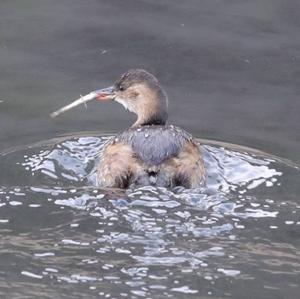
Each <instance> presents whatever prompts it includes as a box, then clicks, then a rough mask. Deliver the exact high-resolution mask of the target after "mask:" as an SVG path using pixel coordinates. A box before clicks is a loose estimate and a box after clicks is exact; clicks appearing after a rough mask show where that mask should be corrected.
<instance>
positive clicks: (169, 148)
mask: <svg viewBox="0 0 300 299" xmlns="http://www.w3.org/2000/svg"><path fill="white" fill-rule="evenodd" d="M191 140H192V136H191V135H190V134H189V133H187V132H186V131H184V130H182V129H180V128H178V127H174V126H156V125H152V126H142V127H139V128H130V129H127V130H126V131H124V132H122V133H120V134H118V135H117V136H116V137H115V138H114V142H122V143H125V144H128V145H130V146H131V147H132V149H133V151H134V153H135V154H136V155H137V156H138V157H139V158H140V159H141V160H142V161H143V162H144V163H146V164H149V165H159V164H161V163H162V162H164V161H165V160H167V159H169V158H171V157H175V156H177V155H178V154H179V152H180V151H181V149H182V147H183V146H184V145H185V144H186V142H188V141H191Z"/></svg>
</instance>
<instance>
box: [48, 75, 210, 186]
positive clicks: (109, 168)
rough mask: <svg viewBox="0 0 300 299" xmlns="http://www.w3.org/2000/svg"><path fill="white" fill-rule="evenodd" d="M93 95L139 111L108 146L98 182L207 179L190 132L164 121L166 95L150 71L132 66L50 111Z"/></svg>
mask: <svg viewBox="0 0 300 299" xmlns="http://www.w3.org/2000/svg"><path fill="white" fill-rule="evenodd" d="M92 99H97V100H100V101H109V100H113V101H116V102H118V103H120V104H122V105H123V106H124V107H125V109H126V110H129V111H131V112H133V113H135V114H136V115H137V120H136V122H135V123H134V124H133V125H132V126H131V127H130V128H129V129H127V130H125V131H123V132H121V133H119V134H117V135H116V136H115V137H114V138H112V139H111V140H110V141H109V143H108V144H107V145H106V146H105V148H104V150H103V152H102V155H101V159H100V163H99V165H98V167H97V183H98V185H99V186H100V187H115V188H128V187H133V186H145V185H152V186H162V187H175V186H183V187H186V188H197V187H201V186H203V185H204V184H205V170H204V163H203V158H202V154H201V151H200V149H199V146H198V144H197V142H196V141H195V140H194V139H193V137H192V136H191V135H190V134H189V133H187V132H186V131H184V130H183V129H181V128H178V127H174V126H172V125H167V124H166V121H167V118H168V114H167V106H168V98H167V95H166V93H165V91H164V90H163V89H162V87H161V86H160V84H159V82H158V80H157V79H156V78H155V77H154V76H153V75H152V74H150V73H148V72H147V71H145V70H142V69H132V70H129V71H127V72H126V73H125V74H123V75H122V76H121V77H120V78H119V79H118V80H117V81H116V82H115V84H114V85H113V86H111V87H108V88H105V89H101V90H96V91H93V92H91V93H89V94H88V95H86V96H84V97H82V98H80V99H78V100H76V101H75V102H73V103H71V104H70V105H67V106H66V107H63V108H62V109H60V110H58V111H56V112H54V113H52V116H53V117H54V116H57V115H58V114H60V113H62V112H64V111H65V110H68V109H70V108H72V107H74V106H77V105H78V104H81V103H84V102H86V101H89V100H92Z"/></svg>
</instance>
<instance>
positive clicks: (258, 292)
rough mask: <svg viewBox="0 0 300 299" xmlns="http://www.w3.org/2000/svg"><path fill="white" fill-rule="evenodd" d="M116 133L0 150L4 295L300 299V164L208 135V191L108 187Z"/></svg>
mask: <svg viewBox="0 0 300 299" xmlns="http://www.w3.org/2000/svg"><path fill="white" fill-rule="evenodd" d="M109 138H110V136H106V135H103V136H97V135H96V134H90V135H88V134H87V133H86V134H85V136H82V134H80V135H79V136H76V137H63V138H60V139H54V140H48V141H46V142H40V143H37V144H33V145H30V146H24V147H19V148H14V149H11V150H8V151H6V152H4V153H2V155H1V156H0V163H1V165H2V169H3V171H5V173H6V175H5V177H3V178H2V182H1V184H0V185H1V187H0V229H1V245H0V269H1V271H0V296H1V297H4V298H6V297H5V296H8V297H7V298H25V297H26V296H27V297H28V298H86V297H87V296H88V298H99V297H100V298H102V297H103V298H199V297H201V298H232V297H234V298H240V296H243V294H244V293H249V294H250V293H251V297H252V296H253V297H260V298H262V297H263V298H282V296H283V295H284V294H286V293H287V292H288V293H289V298H297V294H298V292H299V283H298V282H299V277H300V273H299V272H300V270H299V269H300V264H299V260H300V250H299V227H300V202H299V200H298V195H297V190H298V189H297V188H298V182H299V178H300V172H299V169H297V167H295V165H293V164H292V163H290V162H288V161H283V160H280V159H279V158H276V157H272V156H270V155H267V154H264V153H262V152H258V151H255V150H251V149H247V148H244V147H239V146H234V145H230V144H220V143H217V142H209V141H208V140H206V141H202V151H203V154H204V160H205V165H206V169H207V187H206V188H202V189H196V190H187V189H183V188H181V187H177V188H175V189H174V190H168V189H165V188H154V187H149V186H148V187H142V188H138V189H135V190H119V189H115V190H109V189H107V190H102V189H99V188H96V187H95V186H94V185H93V174H94V167H95V163H97V160H98V156H99V152H100V151H101V149H102V147H103V145H104V144H105V142H107V140H108V139H109ZM287 190H288V192H287ZM12 285H13V288H11V286H12ZM27 297H26V298H27Z"/></svg>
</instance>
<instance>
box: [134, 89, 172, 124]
mask: <svg viewBox="0 0 300 299" xmlns="http://www.w3.org/2000/svg"><path fill="white" fill-rule="evenodd" d="M144 103H145V104H144V105H143V106H142V107H140V109H139V110H138V111H137V116H138V118H137V120H136V122H135V123H134V124H133V125H132V127H138V126H149V125H161V126H164V125H165V124H166V122H167V119H168V112H167V106H168V99H167V96H166V94H165V92H164V91H163V90H162V89H159V90H157V92H156V94H155V96H154V97H153V98H152V99H151V98H148V99H147V101H145V102H144Z"/></svg>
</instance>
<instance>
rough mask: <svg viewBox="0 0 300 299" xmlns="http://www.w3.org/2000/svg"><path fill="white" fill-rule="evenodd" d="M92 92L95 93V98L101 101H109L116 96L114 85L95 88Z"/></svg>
mask: <svg viewBox="0 0 300 299" xmlns="http://www.w3.org/2000/svg"><path fill="white" fill-rule="evenodd" d="M92 93H94V94H95V99H97V100H99V101H109V100H113V99H114V98H115V96H116V95H115V89H114V87H113V86H110V87H107V88H103V89H99V90H95V91H93V92H92Z"/></svg>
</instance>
